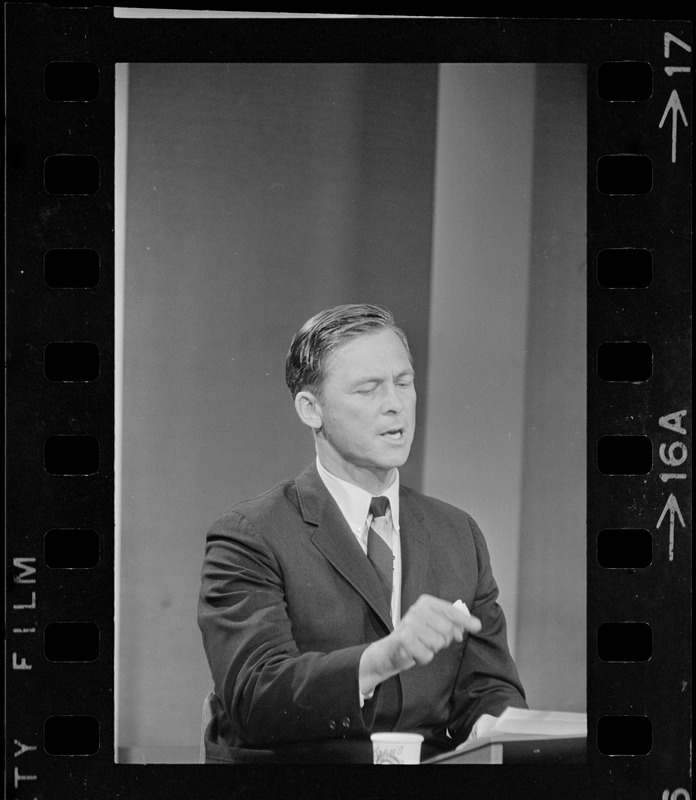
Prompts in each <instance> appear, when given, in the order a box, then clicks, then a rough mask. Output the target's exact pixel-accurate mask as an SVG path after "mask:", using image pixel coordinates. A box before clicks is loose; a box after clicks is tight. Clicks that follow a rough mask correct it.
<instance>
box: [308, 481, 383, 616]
mask: <svg viewBox="0 0 696 800" xmlns="http://www.w3.org/2000/svg"><path fill="white" fill-rule="evenodd" d="M296 485H297V493H298V498H299V502H300V510H301V512H302V516H303V517H304V520H305V522H307V523H309V524H310V525H313V526H316V529H315V530H314V532H313V533H312V534H311V536H312V541H313V543H314V545H315V546H316V547H317V549H318V550H319V551H320V552H321V553H322V555H323V556H324V557H325V558H326V560H327V561H328V562H329V563H330V564H331V565H332V566H333V567H334V569H336V571H337V572H338V573H339V574H340V575H342V576H343V578H344V579H345V580H346V581H348V583H349V584H350V585H351V586H352V587H353V588H354V589H355V591H356V592H358V594H360V595H361V597H362V598H363V599H364V600H365V602H366V603H367V604H368V605H369V606H370V607H371V608H372V609H373V611H374V612H375V614H377V616H378V617H379V618H380V620H381V621H382V622H383V624H384V626H385V627H386V628H387V629H388V630H392V628H393V626H392V620H391V608H390V603H389V600H388V598H387V596H386V592H385V590H384V585H383V584H382V582H381V581H380V579H379V577H378V575H377V573H376V571H375V569H374V567H373V566H372V564H370V562H369V561H368V559H367V556H366V555H365V553H364V552H363V549H362V548H361V547H360V544H359V543H358V541H357V539H356V538H355V535H354V534H353V532H352V531H351V530H350V528H349V527H348V523H347V522H346V520H345V518H344V516H343V514H342V513H341V510H340V509H339V507H338V506H337V505H336V503H335V501H334V499H333V498H332V497H331V495H330V493H329V491H328V489H327V488H326V486H324V482H323V481H322V480H321V478H320V477H319V473H318V472H317V470H316V467H315V466H314V465H312V466H310V467H308V468H307V469H306V470H305V471H304V472H303V473H302V474H301V475H300V476H299V477H298V478H297V480H296Z"/></svg>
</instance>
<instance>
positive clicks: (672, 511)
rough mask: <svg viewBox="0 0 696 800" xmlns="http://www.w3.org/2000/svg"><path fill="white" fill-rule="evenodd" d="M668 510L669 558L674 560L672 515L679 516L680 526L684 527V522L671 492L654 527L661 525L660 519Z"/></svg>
mask: <svg viewBox="0 0 696 800" xmlns="http://www.w3.org/2000/svg"><path fill="white" fill-rule="evenodd" d="M668 511H669V560H670V561H673V560H674V517H675V516H678V517H679V522H681V524H682V527H683V528H686V522H684V517H682V513H681V510H680V509H679V503H677V498H676V497H675V496H674V495H673V494H671V495H670V496H669V497H668V498H667V502H666V503H665V507H664V508H663V509H662V514H660V519H658V521H657V525H656V526H655V527H656V528H659V527H660V525H662V520H663V519H664V518H665V515H666V514H667V512H668Z"/></svg>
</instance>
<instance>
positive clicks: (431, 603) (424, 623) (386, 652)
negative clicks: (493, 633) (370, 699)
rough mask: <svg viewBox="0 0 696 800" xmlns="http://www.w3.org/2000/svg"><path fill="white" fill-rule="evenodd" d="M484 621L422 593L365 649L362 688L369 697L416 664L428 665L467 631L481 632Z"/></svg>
mask: <svg viewBox="0 0 696 800" xmlns="http://www.w3.org/2000/svg"><path fill="white" fill-rule="evenodd" d="M480 630H481V621H480V620H479V619H478V618H477V617H473V616H471V614H469V612H468V611H462V610H460V609H459V608H457V607H455V606H453V605H452V603H448V602H447V601H446V600H441V599H440V598H438V597H433V596H432V595H428V594H422V595H421V596H420V597H419V598H418V600H416V602H415V603H414V604H413V605H412V606H411V607H410V608H409V609H408V611H407V612H406V614H404V616H403V617H402V618H401V620H400V621H399V622H398V623H397V624H396V626H395V628H394V630H393V631H392V632H391V633H390V634H389V635H388V636H385V637H384V638H383V639H379V640H378V641H376V642H373V643H372V644H371V645H369V647H367V648H365V650H364V651H363V654H362V656H361V658H360V668H359V680H360V691H361V693H362V694H363V695H365V696H369V695H370V694H371V693H372V691H374V688H375V687H376V686H377V685H378V684H380V683H382V681H385V680H386V679H387V678H391V677H392V676H393V675H397V674H398V673H399V672H403V671H404V670H407V669H410V668H411V667H414V666H415V665H416V664H428V663H429V662H430V661H432V660H433V658H434V657H435V654H436V653H439V652H440V650H444V649H445V648H446V647H449V646H450V645H451V644H452V642H453V641H454V642H461V641H463V640H464V633H465V632H469V633H478V631H480Z"/></svg>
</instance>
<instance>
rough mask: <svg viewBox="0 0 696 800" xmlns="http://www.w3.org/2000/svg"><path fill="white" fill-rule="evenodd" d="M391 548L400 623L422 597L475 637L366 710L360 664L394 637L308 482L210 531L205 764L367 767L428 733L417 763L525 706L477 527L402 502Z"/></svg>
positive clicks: (340, 531) (327, 501) (249, 505)
mask: <svg viewBox="0 0 696 800" xmlns="http://www.w3.org/2000/svg"><path fill="white" fill-rule="evenodd" d="M400 536H401V549H402V603H401V606H402V609H403V612H404V613H405V612H406V610H407V609H408V608H409V607H410V606H411V605H412V604H413V603H414V602H415V601H416V600H417V598H418V597H419V596H420V595H421V594H423V593H427V594H432V595H434V596H436V597H441V598H443V599H445V600H448V601H450V602H454V601H455V600H457V599H459V598H461V599H462V600H463V601H464V602H465V603H466V604H467V606H468V607H469V609H470V611H471V612H472V614H474V615H476V616H477V617H479V618H480V619H481V622H482V624H483V627H482V630H481V632H480V633H479V634H477V635H475V636H469V637H467V638H465V640H464V642H462V643H457V642H454V643H453V644H452V645H451V646H450V647H449V648H447V649H445V650H443V651H441V652H439V653H438V654H437V655H436V656H435V658H434V659H433V660H432V661H431V662H430V663H429V664H427V665H426V666H416V667H413V668H412V669H410V670H407V671H406V672H403V673H401V674H400V675H398V676H395V677H393V678H391V679H389V680H387V681H385V682H384V683H382V684H380V685H379V686H378V687H377V689H376V691H375V694H374V697H373V698H372V699H371V700H369V701H367V702H366V703H365V705H364V707H363V708H361V707H360V701H359V697H360V695H359V688H358V662H359V660H360V655H361V654H362V651H363V650H364V649H365V647H366V646H367V645H368V644H369V643H370V642H373V641H375V640H376V639H380V638H382V637H384V636H386V635H387V634H388V633H389V631H390V630H392V622H391V618H390V608H389V600H388V598H387V597H386V594H385V593H384V590H383V588H382V584H381V583H380V580H379V578H378V577H377V574H376V572H375V570H374V568H373V566H372V565H371V563H370V562H369V561H368V559H367V557H366V556H365V554H364V552H363V551H362V549H361V547H360V545H359V543H358V541H357V540H356V538H355V536H354V534H353V533H352V532H351V530H350V528H349V527H348V525H347V523H346V521H345V519H344V517H343V515H342V514H341V511H340V509H339V508H338V506H337V505H336V503H335V502H334V500H333V498H332V497H331V495H330V494H329V492H328V490H327V489H326V487H325V486H324V484H323V482H322V480H321V478H320V477H319V475H318V473H317V470H316V467H315V466H314V465H312V466H310V467H308V468H307V469H306V470H305V471H304V472H303V473H302V474H301V475H300V476H299V477H298V478H297V479H295V480H294V481H289V482H287V483H284V484H281V485H280V486H277V487H276V488H274V489H271V490H270V491H269V492H267V493H266V494H263V495H261V496H260V497H257V498H255V499H253V500H248V501H245V502H242V503H239V504H238V505H235V506H234V507H232V508H231V509H229V510H228V511H227V512H225V514H223V516H222V517H220V519H218V520H217V522H215V524H214V525H213V526H212V528H211V529H210V531H209V533H208V538H207V547H206V555H205V561H204V564H203V574H202V587H201V593H200V601H199V613H198V621H199V625H200V628H201V631H202V634H203V643H204V646H205V651H206V654H207V657H208V661H209V663H210V668H211V671H212V675H213V681H214V684H215V691H216V695H217V701H216V706H217V707H216V708H215V714H214V719H213V721H212V723H211V725H210V726H209V728H208V731H207V734H206V750H207V758H208V761H209V762H213V761H220V762H225V761H231V762H245V761H256V762H258V761H315V762H318V761H349V762H356V761H358V762H359V761H367V762H370V761H371V745H370V741H369V734H370V733H371V732H373V731H384V730H398V731H416V732H420V733H423V735H424V736H425V742H424V750H423V756H427V755H430V754H431V753H434V752H436V751H437V750H442V749H447V748H451V747H453V746H455V745H456V744H458V743H459V742H461V741H463V740H464V739H465V738H466V737H467V736H468V734H469V732H470V730H471V728H472V726H473V724H474V723H475V721H476V720H477V719H478V717H479V716H480V715H481V714H484V713H489V714H494V715H497V714H500V713H501V712H502V711H503V710H504V708H505V707H506V706H508V705H512V706H518V707H525V706H526V704H525V701H524V691H523V689H522V686H521V684H520V680H519V677H518V674H517V670H516V668H515V665H514V663H513V661H512V658H511V656H510V654H509V651H508V647H507V641H506V632H505V618H504V616H503V612H502V610H501V609H500V607H499V606H498V604H497V602H496V598H497V596H498V588H497V585H496V583H495V580H494V578H493V575H492V573H491V567H490V560H489V556H488V550H487V548H486V544H485V541H484V538H483V535H482V533H481V531H480V530H479V528H478V526H477V525H476V523H475V522H474V521H473V520H472V518H471V517H470V516H469V515H468V514H466V513H465V512H463V511H460V510H459V509H457V508H455V507H454V506H451V505H449V504H447V503H443V502H441V501H439V500H435V499H433V498H431V497H427V496H425V495H423V494H420V493H419V492H416V491H414V490H412V489H409V488H406V487H402V488H401V494H400ZM447 731H449V734H448V733H447Z"/></svg>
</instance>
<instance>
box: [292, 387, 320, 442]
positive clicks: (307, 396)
mask: <svg viewBox="0 0 696 800" xmlns="http://www.w3.org/2000/svg"><path fill="white" fill-rule="evenodd" d="M295 411H297V416H298V417H299V418H300V419H301V420H302V422H304V424H305V425H307V426H308V427H309V428H311V429H312V430H313V431H314V432H315V433H318V432H319V431H320V430H321V426H322V425H323V424H324V418H323V416H322V409H321V404H320V403H319V400H318V399H317V397H316V395H314V394H312V392H298V393H297V394H296V395H295Z"/></svg>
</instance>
